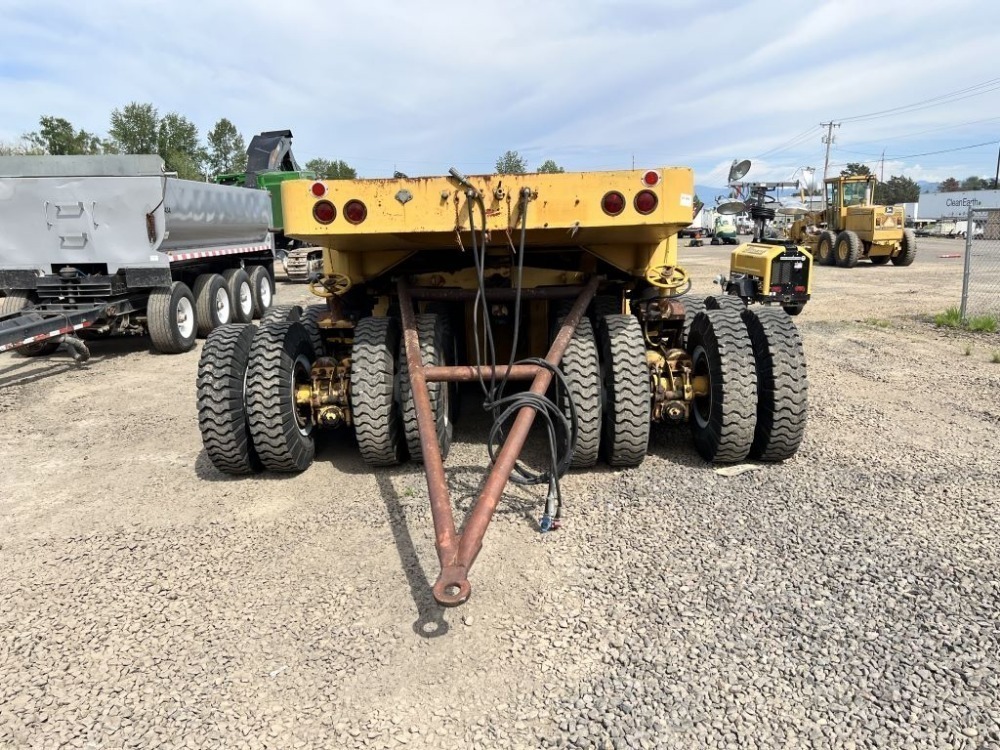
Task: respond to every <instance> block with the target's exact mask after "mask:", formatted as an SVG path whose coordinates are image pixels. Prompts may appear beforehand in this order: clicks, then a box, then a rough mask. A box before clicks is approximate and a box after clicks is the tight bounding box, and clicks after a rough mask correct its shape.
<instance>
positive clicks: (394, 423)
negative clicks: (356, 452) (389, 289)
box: [350, 318, 405, 466]
mask: <svg viewBox="0 0 1000 750" xmlns="http://www.w3.org/2000/svg"><path fill="white" fill-rule="evenodd" d="M398 354H399V323H398V322H397V321H396V319H395V318H362V319H361V320H359V321H358V323H357V325H356V326H355V327H354V345H353V347H352V349H351V393H350V395H351V414H352V417H353V420H354V435H355V437H356V438H357V441H358V448H359V449H360V451H361V457H362V458H363V459H364V460H365V462H366V463H368V464H369V465H370V466H393V465H395V464H398V463H399V462H400V460H401V459H402V456H403V446H404V445H405V443H404V441H403V439H402V434H401V433H402V430H401V426H400V419H399V402H398V400H397V399H396V395H395V392H394V389H395V385H396V360H397V357H398Z"/></svg>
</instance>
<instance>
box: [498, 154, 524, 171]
mask: <svg viewBox="0 0 1000 750" xmlns="http://www.w3.org/2000/svg"><path fill="white" fill-rule="evenodd" d="M496 170H497V174H524V173H525V172H527V171H528V162H527V160H526V159H524V157H522V156H521V155H520V154H519V153H517V151H505V152H504V154H503V156H501V157H500V158H499V159H497V165H496Z"/></svg>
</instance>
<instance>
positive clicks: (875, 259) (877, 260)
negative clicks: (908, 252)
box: [868, 255, 889, 266]
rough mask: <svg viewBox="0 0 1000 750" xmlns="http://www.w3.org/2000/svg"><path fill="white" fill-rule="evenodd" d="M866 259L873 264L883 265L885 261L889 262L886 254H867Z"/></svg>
mask: <svg viewBox="0 0 1000 750" xmlns="http://www.w3.org/2000/svg"><path fill="white" fill-rule="evenodd" d="M868 260H870V261H871V262H872V265H873V266H884V265H885V264H886V263H888V262H889V256H888V255H872V256H869V258H868Z"/></svg>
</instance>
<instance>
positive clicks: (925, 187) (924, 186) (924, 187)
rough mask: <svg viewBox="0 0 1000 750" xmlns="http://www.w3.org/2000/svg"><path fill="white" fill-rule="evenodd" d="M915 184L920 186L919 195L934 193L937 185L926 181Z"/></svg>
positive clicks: (918, 181)
mask: <svg viewBox="0 0 1000 750" xmlns="http://www.w3.org/2000/svg"><path fill="white" fill-rule="evenodd" d="M917 184H918V185H919V186H920V192H921V193H936V192H937V189H938V183H936V182H928V181H927V180H917Z"/></svg>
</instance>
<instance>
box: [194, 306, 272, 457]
mask: <svg viewBox="0 0 1000 750" xmlns="http://www.w3.org/2000/svg"><path fill="white" fill-rule="evenodd" d="M254 331H255V329H254V327H253V326H252V325H249V324H246V323H230V324H229V325H224V326H220V327H218V328H216V329H215V330H214V331H212V332H211V333H210V334H208V338H207V339H205V345H204V346H203V347H202V350H201V358H200V359H199V360H198V428H199V430H200V431H201V441H202V444H203V445H204V446H205V453H206V454H207V455H208V459H209V460H210V461H211V462H212V465H213V466H214V467H215V468H216V469H218V470H219V471H221V472H223V473H225V474H236V475H239V474H253V473H255V472H257V471H260V469H261V463H260V458H259V457H258V456H257V451H256V450H254V447H253V440H252V439H251V437H250V426H249V423H248V422H247V408H246V393H245V381H246V374H247V365H248V364H249V362H250V344H251V342H252V341H253V335H254Z"/></svg>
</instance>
